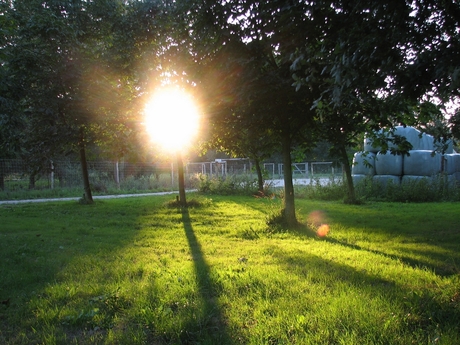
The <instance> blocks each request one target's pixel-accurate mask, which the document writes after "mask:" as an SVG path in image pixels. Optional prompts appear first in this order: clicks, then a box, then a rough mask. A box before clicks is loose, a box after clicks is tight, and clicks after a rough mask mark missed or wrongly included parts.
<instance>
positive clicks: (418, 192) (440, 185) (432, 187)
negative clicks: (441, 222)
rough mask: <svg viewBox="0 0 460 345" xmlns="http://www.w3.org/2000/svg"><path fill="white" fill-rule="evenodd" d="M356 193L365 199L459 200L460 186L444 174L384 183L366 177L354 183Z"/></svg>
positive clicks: (394, 200) (392, 200)
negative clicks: (397, 182)
mask: <svg viewBox="0 0 460 345" xmlns="http://www.w3.org/2000/svg"><path fill="white" fill-rule="evenodd" d="M356 194H357V195H358V196H359V198H362V199H365V200H375V201H389V202H440V201H460V186H459V185H458V182H456V181H448V179H447V176H445V175H438V176H435V177H425V178H421V179H418V180H412V181H406V182H404V183H401V184H394V183H392V181H390V183H388V184H386V185H382V184H381V183H378V182H373V181H372V179H371V178H367V179H364V180H362V181H360V182H359V183H358V184H357V185H356Z"/></svg>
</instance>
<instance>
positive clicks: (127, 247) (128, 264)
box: [0, 195, 460, 345]
mask: <svg viewBox="0 0 460 345" xmlns="http://www.w3.org/2000/svg"><path fill="white" fill-rule="evenodd" d="M193 197H194V198H195V199H196V200H198V201H200V202H201V204H199V205H197V206H196V207H192V208H189V209H188V210H185V211H181V210H180V209H177V208H171V207H167V206H166V205H167V202H168V201H170V200H171V198H172V197H171V196H169V197H168V196H164V197H140V198H130V199H111V200H104V201H100V200H97V201H96V202H95V203H94V204H93V205H79V204H77V203H76V202H62V203H45V204H22V205H3V206H1V205H0V224H1V225H0V277H1V278H0V302H1V304H0V344H388V345H390V344H391V345H393V344H404V345H406V344H459V343H460V329H459V327H460V326H459V325H460V217H459V215H458V210H459V205H458V204H456V203H431V204H405V203H401V204H396V203H367V204H365V205H361V206H353V205H344V204H343V203H341V202H324V201H322V202H315V201H308V200H297V207H298V218H299V220H300V221H301V222H302V223H304V224H307V223H308V224H311V225H310V226H311V227H314V226H318V225H320V224H321V223H324V224H328V225H329V226H330V232H329V234H328V236H327V237H324V238H320V237H317V236H311V235H308V234H309V233H310V232H309V231H308V229H307V228H306V227H300V228H298V229H295V230H288V229H281V230H278V231H273V230H271V229H268V228H267V226H266V219H267V215H269V214H270V212H272V211H273V210H276V209H278V207H279V204H278V202H279V200H278V199H275V200H269V199H264V198H258V199H256V198H251V197H218V196H212V197H211V196H208V197H207V198H205V197H200V196H193ZM191 198H192V195H189V199H191ZM211 198H212V199H211ZM200 205H201V206H200ZM314 211H315V212H314ZM312 212H313V213H312ZM312 216H316V217H312Z"/></svg>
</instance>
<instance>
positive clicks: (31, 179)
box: [29, 172, 35, 190]
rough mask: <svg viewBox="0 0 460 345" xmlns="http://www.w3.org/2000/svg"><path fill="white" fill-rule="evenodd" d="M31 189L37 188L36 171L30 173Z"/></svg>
mask: <svg viewBox="0 0 460 345" xmlns="http://www.w3.org/2000/svg"><path fill="white" fill-rule="evenodd" d="M29 189H30V190H32V189H35V172H31V173H30V175H29Z"/></svg>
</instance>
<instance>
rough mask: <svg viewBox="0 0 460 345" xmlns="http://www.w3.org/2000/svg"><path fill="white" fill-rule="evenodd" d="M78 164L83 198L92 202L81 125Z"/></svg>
mask: <svg viewBox="0 0 460 345" xmlns="http://www.w3.org/2000/svg"><path fill="white" fill-rule="evenodd" d="M79 146H80V164H81V172H82V176H83V187H84V190H85V194H84V198H85V200H86V202H87V203H89V204H91V203H93V194H92V193H91V186H90V184H89V174H88V162H87V161H86V150H85V133H84V129H83V127H81V128H80V143H79Z"/></svg>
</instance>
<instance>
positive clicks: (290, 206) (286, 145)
mask: <svg viewBox="0 0 460 345" xmlns="http://www.w3.org/2000/svg"><path fill="white" fill-rule="evenodd" d="M282 153H283V165H284V210H283V212H284V220H285V221H286V224H287V225H288V226H296V225H297V218H296V215H295V202H294V184H293V183H292V160H291V140H290V138H289V137H288V135H285V137H284V138H283V143H282Z"/></svg>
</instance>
